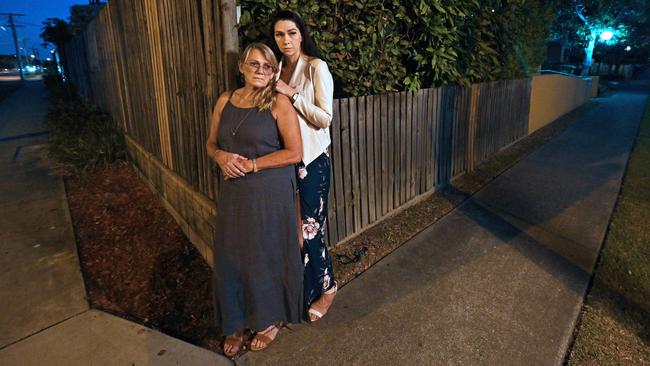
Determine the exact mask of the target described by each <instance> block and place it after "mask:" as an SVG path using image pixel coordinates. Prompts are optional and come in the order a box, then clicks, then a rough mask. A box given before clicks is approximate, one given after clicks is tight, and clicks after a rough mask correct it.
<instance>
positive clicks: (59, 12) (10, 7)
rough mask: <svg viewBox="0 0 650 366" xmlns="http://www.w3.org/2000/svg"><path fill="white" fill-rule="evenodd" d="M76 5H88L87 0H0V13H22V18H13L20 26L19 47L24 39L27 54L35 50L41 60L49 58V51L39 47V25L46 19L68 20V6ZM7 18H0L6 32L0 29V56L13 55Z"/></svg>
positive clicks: (18, 29) (0, 23) (40, 40)
mask: <svg viewBox="0 0 650 366" xmlns="http://www.w3.org/2000/svg"><path fill="white" fill-rule="evenodd" d="M76 4H88V1H87V0H0V13H22V14H25V16H24V17H14V20H15V23H16V25H22V26H23V27H21V28H16V30H17V31H18V43H19V47H23V43H22V39H23V38H26V39H27V40H26V42H25V44H26V45H27V49H28V50H29V51H28V52H29V53H31V49H32V47H33V48H35V49H36V50H37V52H38V53H39V54H40V56H41V58H43V59H44V58H45V57H47V56H49V50H50V49H51V46H50V47H48V49H47V50H46V49H44V48H43V46H41V43H43V40H42V39H41V37H40V34H41V28H42V27H43V25H42V24H41V23H42V22H43V21H44V20H45V19H46V18H61V19H64V20H66V21H68V20H69V18H70V6H72V5H76ZM7 24H8V19H7V16H4V15H2V16H0V25H3V26H4V27H5V29H6V31H4V30H2V28H0V54H3V55H6V54H14V53H15V51H14V44H13V38H12V35H11V28H9V27H7Z"/></svg>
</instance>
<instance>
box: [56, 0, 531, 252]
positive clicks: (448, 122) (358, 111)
mask: <svg viewBox="0 0 650 366" xmlns="http://www.w3.org/2000/svg"><path fill="white" fill-rule="evenodd" d="M224 3H229V2H228V1H222V2H221V4H222V7H221V8H219V7H218V6H216V5H215V1H210V0H200V1H193V2H187V1H176V0H162V1H161V0H143V1H132V0H113V1H111V2H109V3H108V5H107V6H106V7H105V8H104V10H103V11H102V12H101V13H100V15H99V16H98V18H97V19H96V20H94V21H93V22H92V23H91V24H90V25H89V26H88V28H87V30H86V32H85V33H84V34H83V35H82V36H80V37H77V38H76V39H74V40H73V41H72V42H70V44H68V46H67V47H66V52H67V53H68V55H69V57H68V59H69V62H70V63H69V65H68V69H69V71H70V74H71V79H72V82H73V83H74V84H75V85H76V87H77V88H78V91H79V92H80V94H81V95H82V96H84V97H85V98H87V99H90V100H92V101H93V102H94V103H95V104H98V105H99V106H101V107H102V108H104V109H105V110H107V111H109V112H110V113H111V115H112V116H113V118H115V119H116V120H117V121H119V123H120V124H121V126H122V127H123V128H124V131H125V133H126V134H127V136H128V140H129V141H130V144H131V145H130V146H131V147H130V150H131V152H132V156H133V157H134V162H135V164H136V165H137V166H138V168H139V170H140V171H141V172H142V173H143V174H144V175H145V176H146V178H147V179H148V180H149V182H150V183H151V184H152V186H153V187H154V189H156V190H157V191H158V192H159V193H160V195H161V198H162V199H163V200H164V202H165V203H166V206H167V207H168V208H169V209H170V211H171V212H172V214H173V215H174V217H176V219H177V220H178V221H179V222H180V223H181V226H182V227H183V228H184V230H185V231H186V233H188V236H189V237H190V238H192V240H193V241H194V242H195V244H197V241H201V242H202V246H201V247H202V248H203V249H206V248H208V249H209V247H210V246H211V242H212V238H211V234H212V233H211V230H210V227H211V226H212V225H213V224H212V223H213V220H214V203H213V201H214V198H215V197H216V192H217V190H218V187H217V186H216V179H215V177H214V176H213V173H212V170H211V167H212V162H211V161H210V159H209V158H208V157H207V156H206V154H205V151H204V144H205V141H206V139H207V134H208V127H209V125H208V124H209V117H210V114H211V112H212V108H213V105H214V103H215V101H216V99H217V97H218V95H219V94H220V92H222V91H223V90H225V89H226V88H227V87H228V85H232V82H229V81H228V80H232V73H233V72H234V71H236V70H235V68H234V66H232V61H228V60H229V57H227V54H228V53H232V50H229V47H230V48H232V44H231V43H232V39H230V40H228V39H227V37H225V36H224V32H223V29H224V28H228V27H230V25H231V24H234V21H233V19H234V15H233V14H232V13H233V12H234V9H232V8H228V7H226V8H224V7H223V4H224ZM224 9H225V10H224ZM229 42H230V43H229ZM228 44H231V45H230V46H228ZM230 58H232V57H230ZM229 65H230V66H229ZM530 88H531V81H530V79H522V80H506V81H497V82H491V83H483V84H476V85H472V86H471V87H459V86H446V87H440V88H434V89H424V90H420V91H418V92H401V93H389V94H383V95H376V96H366V97H355V98H344V99H338V100H335V101H334V119H333V123H332V128H331V134H332V140H333V143H332V146H331V156H332V184H331V190H330V201H329V202H330V204H329V216H328V219H329V223H328V225H327V227H328V231H327V235H328V240H329V244H330V245H333V244H335V243H337V242H340V241H341V240H344V239H345V238H348V237H350V236H352V235H354V234H356V233H359V232H360V231H362V230H363V229H365V228H367V227H368V226H369V225H372V224H373V223H375V222H377V221H378V220H380V219H381V218H382V217H385V216H386V215H387V214H389V213H391V212H393V211H395V210H396V209H398V208H400V207H402V206H403V205H404V204H405V203H407V202H409V201H410V200H412V199H413V198H415V197H417V196H418V195H421V194H423V193H425V192H431V191H433V190H435V189H436V188H437V187H440V186H443V185H445V184H447V183H448V182H449V181H450V180H451V179H452V178H453V177H456V176H458V175H460V174H463V173H465V172H468V171H471V170H472V169H473V168H474V167H475V166H476V165H477V164H478V163H480V162H481V161H483V160H485V159H487V158H488V157H490V156H491V155H492V154H494V153H495V152H496V151H498V150H499V149H501V148H503V147H504V146H507V145H509V144H511V143H512V142H514V141H516V140H517V139H519V138H521V137H523V136H525V135H526V134H527V132H528V113H529V103H530V92H531V91H530ZM133 144H135V145H133ZM152 162H153V163H152ZM161 172H162V173H161ZM164 177H167V178H164ZM169 177H171V178H169ZM165 180H167V181H165ZM170 181H171V182H172V183H168V182H170ZM181 191H183V192H185V193H177V192H181ZM206 202H207V203H206ZM211 202H212V203H211ZM188 206H194V208H192V207H188ZM207 206H209V207H207ZM206 207H207V208H206ZM201 252H202V253H203V254H204V256H206V258H209V257H210V254H209V253H208V252H207V251H206V250H202V251H201Z"/></svg>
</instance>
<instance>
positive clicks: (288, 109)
mask: <svg viewBox="0 0 650 366" xmlns="http://www.w3.org/2000/svg"><path fill="white" fill-rule="evenodd" d="M287 113H294V114H295V113H296V111H295V109H293V104H292V103H291V100H290V99H289V97H287V96H286V95H284V94H280V93H278V94H277V95H276V96H275V100H274V101H273V104H272V105H271V114H273V118H275V119H278V115H279V114H287Z"/></svg>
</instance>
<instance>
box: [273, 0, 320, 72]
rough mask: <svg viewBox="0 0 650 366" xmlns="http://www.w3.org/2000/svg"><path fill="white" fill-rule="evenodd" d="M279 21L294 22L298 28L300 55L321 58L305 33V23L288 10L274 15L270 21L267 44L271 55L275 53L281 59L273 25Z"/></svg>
mask: <svg viewBox="0 0 650 366" xmlns="http://www.w3.org/2000/svg"><path fill="white" fill-rule="evenodd" d="M280 20H290V21H292V22H294V24H296V26H298V30H299V31H300V34H301V35H302V44H301V46H300V48H301V50H302V53H304V54H305V55H307V56H310V57H318V58H320V59H322V58H323V57H322V56H321V54H320V52H319V51H318V48H316V44H314V41H313V40H312V39H311V36H310V35H309V32H308V31H307V27H306V26H305V22H303V21H302V19H300V17H299V16H298V15H296V14H295V13H294V12H292V11H289V10H281V11H279V12H277V13H275V15H274V16H273V20H272V21H271V40H270V42H269V43H270V44H271V49H272V50H273V53H275V57H277V58H278V60H281V59H282V52H280V49H279V48H278V45H277V44H276V42H275V23H277V22H279V21H280Z"/></svg>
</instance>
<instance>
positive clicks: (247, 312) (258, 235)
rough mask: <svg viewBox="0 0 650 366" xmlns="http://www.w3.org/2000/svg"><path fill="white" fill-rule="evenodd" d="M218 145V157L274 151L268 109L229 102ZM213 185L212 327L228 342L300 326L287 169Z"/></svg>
mask: <svg viewBox="0 0 650 366" xmlns="http://www.w3.org/2000/svg"><path fill="white" fill-rule="evenodd" d="M240 122H241V124H240ZM237 125H239V128H237ZM233 132H235V135H234V136H233ZM218 142H219V147H220V148H221V149H222V150H225V151H228V152H233V153H237V154H240V155H242V156H245V157H247V158H259V157H260V156H263V155H266V154H269V153H271V152H273V151H276V150H278V149H281V148H282V142H281V136H280V133H279V131H278V128H277V124H276V121H275V119H274V118H273V115H272V114H271V112H270V110H265V111H263V112H260V111H259V110H257V108H254V109H251V108H238V107H235V106H234V105H233V104H232V103H230V101H228V103H227V104H226V106H225V107H224V109H223V112H222V114H221V121H220V124H219V131H218ZM219 183H220V185H219V195H218V198H217V217H216V227H215V235H214V278H213V294H214V303H215V310H216V311H215V317H216V323H217V326H218V327H220V328H221V331H222V333H223V334H224V335H228V334H232V333H234V332H237V331H241V330H243V329H245V328H247V329H252V330H263V329H266V328H267V327H268V326H269V325H271V324H274V323H277V322H278V321H284V322H289V323H298V322H300V318H301V315H302V305H301V304H302V287H303V286H302V281H303V266H302V259H301V254H300V248H299V246H298V231H297V219H296V206H295V191H296V178H295V171H294V166H293V165H290V166H287V167H283V168H276V169H265V170H261V171H259V172H257V173H249V174H247V175H246V176H244V177H241V178H237V179H229V180H224V179H223V175H221V174H220V182H219Z"/></svg>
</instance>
